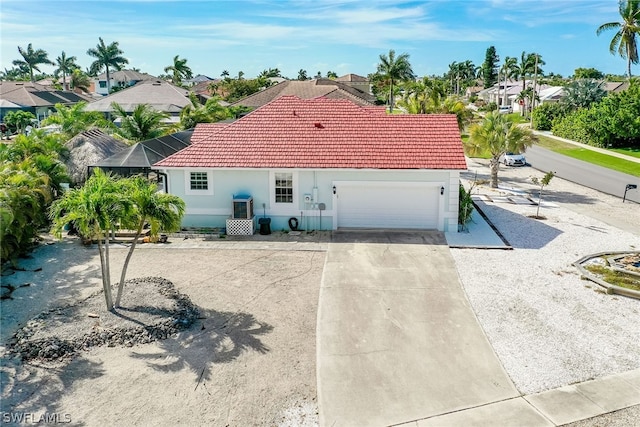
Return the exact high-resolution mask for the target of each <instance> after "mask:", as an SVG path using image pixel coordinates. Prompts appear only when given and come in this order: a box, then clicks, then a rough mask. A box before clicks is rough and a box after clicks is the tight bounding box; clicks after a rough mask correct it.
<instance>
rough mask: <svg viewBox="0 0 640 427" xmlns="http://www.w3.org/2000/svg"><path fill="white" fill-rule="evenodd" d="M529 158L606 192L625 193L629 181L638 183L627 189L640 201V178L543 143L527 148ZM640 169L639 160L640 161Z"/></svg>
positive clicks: (535, 164) (544, 168) (536, 165)
mask: <svg viewBox="0 0 640 427" xmlns="http://www.w3.org/2000/svg"><path fill="white" fill-rule="evenodd" d="M526 155H527V162H528V163H529V164H531V166H533V167H534V168H536V169H539V170H541V171H544V172H548V171H550V170H551V171H554V172H555V173H556V175H557V176H559V177H560V178H564V179H566V180H568V181H572V182H575V183H577V184H580V185H584V186H585V187H589V188H593V189H595V190H598V191H602V192H603V193H607V194H611V195H614V196H618V197H622V196H623V194H624V189H625V186H626V185H627V184H636V185H637V186H638V189H636V190H629V191H628V192H627V200H631V201H634V202H636V203H640V178H637V177H634V176H632V175H627V174H624V173H620V172H616V171H613V170H611V169H607V168H603V167H600V166H596V165H593V164H591V163H587V162H583V161H581V160H577V159H574V158H571V157H567V156H563V155H561V154H557V153H554V152H553V151H551V150H547V149H545V148H542V147H538V146H533V147H530V148H528V149H527V154H526ZM638 168H639V169H640V164H638Z"/></svg>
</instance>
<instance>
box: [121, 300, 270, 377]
mask: <svg viewBox="0 0 640 427" xmlns="http://www.w3.org/2000/svg"><path fill="white" fill-rule="evenodd" d="M272 330H273V326H271V325H269V324H267V323H265V322H260V321H258V320H257V319H256V318H255V317H254V316H253V315H252V314H249V313H243V312H235V313H234V312H223V311H216V310H202V309H201V311H200V317H199V318H198V320H197V321H196V322H195V323H194V325H193V326H192V327H191V329H189V330H187V331H183V332H181V333H179V334H178V335H177V337H175V338H169V339H166V340H164V341H160V342H158V343H157V346H156V347H154V348H153V349H150V350H149V351H136V352H133V353H132V356H131V357H133V358H135V359H142V360H145V361H146V362H147V364H148V366H150V367H152V368H153V369H155V370H157V371H161V372H176V371H181V370H183V369H189V370H191V371H193V372H194V373H195V374H196V378H197V381H198V382H200V381H202V380H205V381H208V380H210V379H211V368H212V365H213V364H218V363H229V362H232V361H233V360H235V359H237V358H238V357H239V356H240V355H241V354H243V353H244V352H247V351H254V352H257V353H260V354H266V353H267V352H269V348H268V347H267V346H266V345H264V344H263V343H262V341H261V340H260V336H262V335H266V334H268V333H270V332H271V331H272Z"/></svg>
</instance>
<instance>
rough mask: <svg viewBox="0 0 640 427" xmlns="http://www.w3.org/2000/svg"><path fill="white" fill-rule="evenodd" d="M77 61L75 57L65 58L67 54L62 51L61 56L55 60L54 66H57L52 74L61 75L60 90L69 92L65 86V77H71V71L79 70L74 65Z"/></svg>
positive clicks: (76, 65)
mask: <svg viewBox="0 0 640 427" xmlns="http://www.w3.org/2000/svg"><path fill="white" fill-rule="evenodd" d="M77 59H78V58H76V57H75V56H70V57H68V58H67V54H66V53H65V52H64V50H63V51H62V55H60V56H58V57H57V58H56V64H57V65H58V68H57V69H56V70H55V71H54V73H55V74H56V75H57V74H59V73H62V88H63V89H64V90H69V86H67V76H68V75H71V74H72V73H73V70H75V69H77V68H79V67H78V64H76V60H77Z"/></svg>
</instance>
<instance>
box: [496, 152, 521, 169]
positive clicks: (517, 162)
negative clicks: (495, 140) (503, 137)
mask: <svg viewBox="0 0 640 427" xmlns="http://www.w3.org/2000/svg"><path fill="white" fill-rule="evenodd" d="M500 162H501V163H504V165H505V166H525V165H526V164H527V159H526V158H525V157H524V154H516V153H505V154H503V155H502V156H501V157H500Z"/></svg>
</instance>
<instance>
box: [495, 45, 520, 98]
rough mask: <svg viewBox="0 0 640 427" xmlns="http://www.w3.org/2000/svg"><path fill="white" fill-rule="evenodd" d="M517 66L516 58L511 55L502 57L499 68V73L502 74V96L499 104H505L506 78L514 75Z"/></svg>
mask: <svg viewBox="0 0 640 427" xmlns="http://www.w3.org/2000/svg"><path fill="white" fill-rule="evenodd" d="M517 67H518V60H517V59H516V58H512V57H511V56H507V57H505V58H504V64H502V68H500V74H502V75H503V76H504V95H503V96H502V104H501V105H507V80H508V79H511V78H513V77H514V75H515V74H516V71H515V70H516V68H517ZM498 95H499V93H498Z"/></svg>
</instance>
